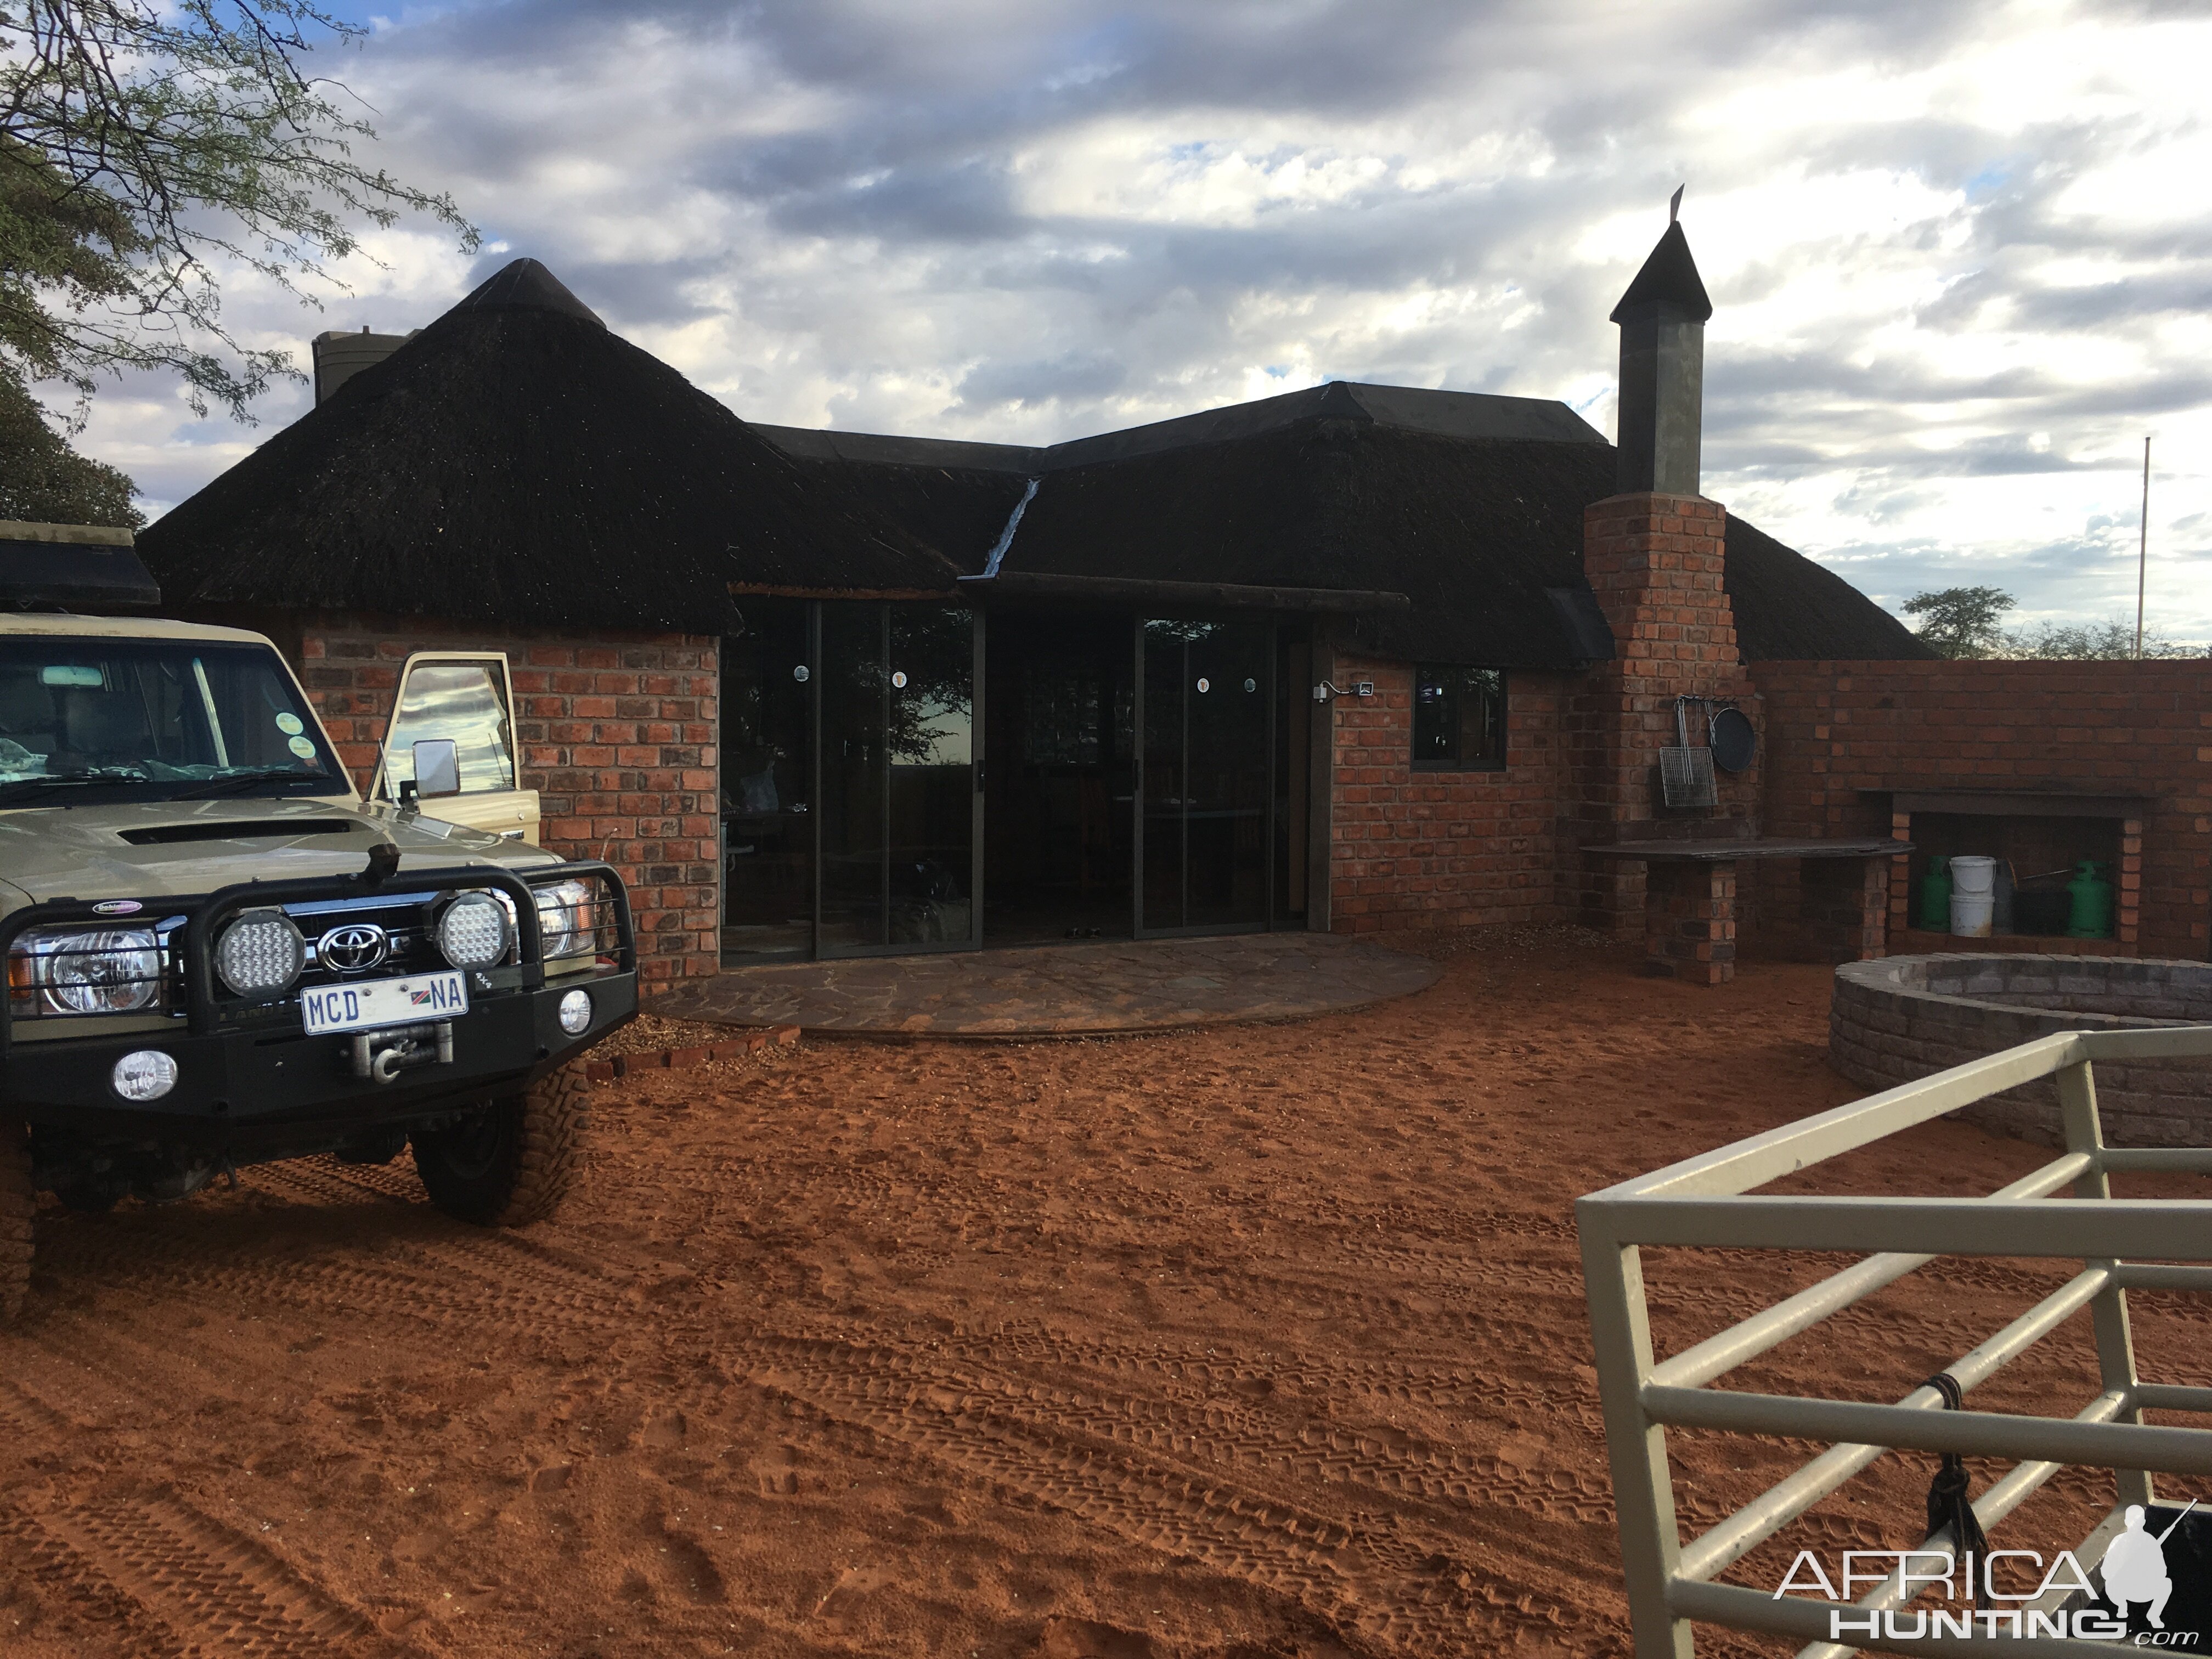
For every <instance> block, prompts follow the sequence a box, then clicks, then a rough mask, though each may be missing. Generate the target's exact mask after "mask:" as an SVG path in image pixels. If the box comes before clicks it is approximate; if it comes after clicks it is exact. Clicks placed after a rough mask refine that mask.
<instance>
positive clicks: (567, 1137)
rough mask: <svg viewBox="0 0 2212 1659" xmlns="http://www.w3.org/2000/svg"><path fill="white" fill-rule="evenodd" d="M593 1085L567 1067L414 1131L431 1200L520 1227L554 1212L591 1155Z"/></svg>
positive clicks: (478, 1221)
mask: <svg viewBox="0 0 2212 1659" xmlns="http://www.w3.org/2000/svg"><path fill="white" fill-rule="evenodd" d="M591 1086H592V1085H590V1084H589V1083H588V1082H586V1080H585V1076H584V1068H583V1067H582V1066H564V1067H563V1068H562V1069H561V1070H560V1071H557V1072H555V1073H552V1074H551V1075H550V1076H548V1077H543V1078H540V1079H538V1081H537V1082H536V1083H533V1084H532V1085H530V1087H529V1089H528V1090H526V1091H525V1092H523V1093H521V1094H519V1095H512V1096H509V1097H507V1098H506V1099H504V1100H495V1101H493V1102H492V1103H490V1104H489V1106H487V1107H485V1108H484V1109H483V1110H482V1111H480V1112H474V1113H471V1114H470V1115H468V1116H466V1117H465V1118H463V1119H462V1120H461V1121H459V1122H458V1123H455V1124H453V1126H452V1127H449V1128H444V1129H418V1130H416V1131H415V1133H413V1134H411V1135H410V1136H409V1139H410V1141H411V1142H412V1144H413V1146H414V1148H415V1170H416V1174H418V1175H420V1176H422V1185H423V1188H424V1189H425V1190H426V1191H428V1193H429V1194H430V1201H431V1202H432V1203H433V1204H435V1205H436V1206H438V1207H439V1208H440V1209H441V1210H443V1211H444V1212H446V1213H447V1215H449V1216H452V1217H453V1218H455V1219H456V1220H459V1221H467V1222H472V1223H474V1224H475V1225H477V1226H479V1227H520V1226H523V1225H526V1224H528V1223H530V1222H532V1221H540V1220H543V1219H544V1218H545V1217H547V1216H549V1215H550V1214H552V1213H553V1212H554V1210H555V1209H556V1207H558V1206H559V1205H560V1202H561V1200H562V1199H563V1198H565V1197H566V1196H567V1195H568V1188H570V1187H571V1186H573V1185H574V1183H575V1179H576V1175H577V1172H578V1171H579V1170H580V1169H581V1168H582V1167H583V1162H584V1130H585V1127H586V1123H587V1122H588V1121H589V1117H590V1113H589V1110H588V1108H589V1105H590V1100H591Z"/></svg>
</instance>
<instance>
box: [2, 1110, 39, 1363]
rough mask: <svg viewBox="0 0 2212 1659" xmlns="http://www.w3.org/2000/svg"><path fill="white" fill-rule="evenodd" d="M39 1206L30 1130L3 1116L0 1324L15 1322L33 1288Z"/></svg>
mask: <svg viewBox="0 0 2212 1659" xmlns="http://www.w3.org/2000/svg"><path fill="white" fill-rule="evenodd" d="M38 1206H39V1195H38V1192H37V1189H36V1188H33V1186H32V1185H31V1136H30V1132H29V1131H28V1130H27V1129H26V1128H25V1127H23V1126H22V1125H21V1123H18V1122H17V1121H15V1119H13V1118H4V1117H0V1325H11V1324H13V1323H14V1322H15V1316H17V1315H18V1314H20V1313H21V1312H22V1310H23V1298H24V1297H25V1296H26V1295H27V1294H28V1293H29V1291H30V1288H31V1215H32V1212H33V1211H35V1210H36V1209H37V1208H38Z"/></svg>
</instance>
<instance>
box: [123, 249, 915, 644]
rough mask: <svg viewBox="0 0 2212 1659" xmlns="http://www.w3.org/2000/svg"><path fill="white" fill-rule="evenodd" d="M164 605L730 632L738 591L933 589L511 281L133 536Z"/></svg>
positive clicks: (562, 295)
mask: <svg viewBox="0 0 2212 1659" xmlns="http://www.w3.org/2000/svg"><path fill="white" fill-rule="evenodd" d="M139 546H140V550H141V552H142V553H143V556H144V558H145V560H146V562H147V564H148V565H149V566H150V567H151V568H152V569H153V571H154V573H155V575H156V576H158V577H159V578H160V579H161V585H162V587H163V589H164V591H165V593H166V594H167V599H168V602H169V603H170V604H171V605H177V606H179V607H185V608H198V607H204V606H207V605H225V604H235V605H256V606H264V607H275V608H280V609H288V610H294V609H295V610H364V611H387V612H401V613H421V614H427V615H433V616H439V617H456V618H465V619H470V620H481V621H503V622H511V623H526V624H539V625H546V624H550V625H556V626H558V625H585V626H598V627H605V628H642V629H686V630H689V631H692V632H696V633H704V634H714V633H720V632H725V631H732V630H734V629H737V628H738V627H741V626H742V624H741V623H738V621H737V619H736V613H735V611H734V610H733V607H732V601H731V597H730V593H729V584H730V583H731V582H732V580H742V581H744V582H747V583H751V584H758V585H765V586H777V587H782V588H788V589H805V590H814V591H823V592H848V591H860V592H947V591H950V589H951V586H952V580H953V578H954V576H955V574H957V573H956V572H955V571H954V570H953V568H951V566H950V565H948V564H947V563H946V562H945V560H943V559H942V558H940V557H939V556H937V555H936V554H935V553H934V552H933V551H931V550H930V549H929V547H928V546H927V544H926V543H925V542H924V541H923V540H922V539H921V538H920V537H919V536H917V535H916V534H915V532H913V531H911V530H909V529H908V528H907V527H906V526H903V525H902V524H901V523H900V522H899V521H898V520H897V519H896V518H895V517H890V516H887V515H886V513H884V511H883V510H882V509H881V508H880V507H878V506H876V505H875V504H874V503H873V502H872V501H870V500H869V499H868V497H867V495H866V492H860V493H857V494H856V493H855V492H854V491H852V490H850V489H843V488H841V487H839V482H838V481H837V480H834V479H828V478H824V477H821V476H819V475H818V474H816V473H813V472H811V471H810V470H809V469H807V468H805V467H804V466H802V465H800V464H799V463H798V462H796V461H794V460H793V459H792V458H791V457H789V456H788V455H787V454H785V453H784V452H783V451H782V450H781V449H779V448H777V447H776V446H775V445H774V444H772V443H770V442H769V441H767V440H766V439H764V438H763V437H760V436H759V435H757V434H756V433H754V432H753V431H752V430H751V429H750V428H748V427H747V426H746V425H745V423H744V422H743V421H741V420H739V419H738V417H737V416H735V415H733V414H732V413H731V412H730V411H729V410H727V409H726V408H725V407H724V406H723V405H722V404H720V403H718V402H717V401H715V399H714V398H711V397H709V396H708V395H707V393H705V392H702V391H700V390H699V389H698V388H697V387H696V386H692V385H691V384H690V382H689V381H688V380H685V379H684V377H683V376H682V375H681V374H678V373H677V372H676V371H675V370H674V369H672V368H670V367H669V366H668V365H667V364H665V363H664V362H660V361H659V359H657V358H655V357H653V356H651V355H649V354H648V353H647V352H644V351H641V350H640V349H638V348H637V347H635V346H634V345H631V344H629V343H628V342H627V341H625V340H623V339H621V338H619V337H617V336H616V335H614V334H612V333H611V332H609V331H608V330H607V329H606V327H605V325H603V324H602V323H601V322H600V321H599V319H598V318H597V317H595V316H593V315H592V313H591V312H590V311H589V310H588V309H587V308H586V307H585V306H584V305H583V304H582V303H581V302H580V301H578V300H577V299H576V297H575V296H574V295H572V294H570V293H569V292H568V289H565V288H563V287H562V285H561V284H560V283H559V282H558V281H557V280H556V279H555V277H554V276H553V275H552V273H551V272H550V271H548V270H546V269H545V268H544V266H543V265H541V264H538V262H537V261H536V260H533V259H520V260H517V261H515V262H514V263H513V264H510V265H508V266H507V267H506V268H505V269H504V270H501V271H500V272H499V273H498V274H497V275H495V276H493V277H492V278H491V279H490V280H489V282H487V283H484V284H483V286H482V287H480V288H478V289H477V290H476V292H475V293H473V294H471V295H469V297H468V298H467V299H465V300H464V301H461V302H460V303H459V305H457V306H455V307H453V309H452V310H451V311H449V312H447V313H446V314H445V315H444V316H442V317H441V318H440V319H438V320H437V321H436V322H435V323H433V324H432V325H430V326H429V327H428V328H427V329H425V330H423V331H422V333H421V334H420V335H418V336H416V337H415V338H414V339H412V340H410V341H409V342H408V343H406V344H405V345H404V346H402V347H400V348H399V349H398V350H397V351H396V352H394V353H393V354H392V356H390V357H389V358H387V359H386V360H385V361H384V362H381V363H379V364H378V365H376V366H375V367H374V368H368V369H365V370H363V371H362V372H361V373H360V374H357V375H356V376H355V377H354V378H353V379H352V380H349V381H348V382H347V383H346V385H345V386H343V388H342V389H341V390H340V391H339V392H337V395H336V396H334V397H333V398H331V400H330V401H329V402H327V403H325V404H322V405H320V406H319V407H318V408H316V409H314V410H311V411H309V412H308V413H307V414H306V415H304V416H301V418H300V419H299V420H298V421H296V422H294V423H293V424H292V425H291V426H289V427H288V428H285V429H284V430H283V431H282V432H279V433H277V434H276V435H275V436H273V437H271V438H270V440H269V441H267V442H266V443H264V444H263V445H262V446H261V447H260V448H258V450H256V451H255V452H254V453H252V455H249V456H248V457H246V459H244V460H242V461H240V462H239V463H238V465H235V466H234V467H232V468H231V469H230V470H229V471H228V472H225V473H224V474H223V475H222V477H218V478H217V479H216V480H215V481H214V482H213V483H210V484H209V485H208V486H207V487H206V488H205V489H202V490H201V491H199V493H198V494H197V495H193V496H192V497H191V499H190V500H188V501H185V502H184V503H182V504H181V505H180V506H179V507H176V508H174V509H173V511H171V512H170V513H167V515H166V516H165V517H163V518H162V519H161V521H160V522H159V523H157V524H155V526H153V527H152V528H150V529H149V530H147V531H146V532H144V533H143V536H142V537H141V538H140V543H139Z"/></svg>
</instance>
